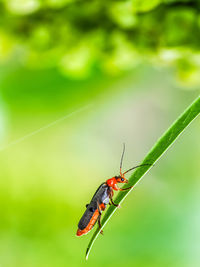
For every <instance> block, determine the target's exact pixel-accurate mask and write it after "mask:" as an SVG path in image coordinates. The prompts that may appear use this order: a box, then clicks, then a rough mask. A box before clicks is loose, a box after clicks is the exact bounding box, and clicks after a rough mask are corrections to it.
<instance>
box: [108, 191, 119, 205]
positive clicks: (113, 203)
mask: <svg viewBox="0 0 200 267" xmlns="http://www.w3.org/2000/svg"><path fill="white" fill-rule="evenodd" d="M112 196H113V191H111V192H110V194H109V198H110V201H111V203H112V205H114V206H115V207H118V208H120V205H118V204H116V203H115V202H114V201H113V199H112ZM109 204H110V203H109ZM110 205H111V204H110Z"/></svg>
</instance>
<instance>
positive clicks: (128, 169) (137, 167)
mask: <svg viewBox="0 0 200 267" xmlns="http://www.w3.org/2000/svg"><path fill="white" fill-rule="evenodd" d="M152 165H153V164H141V165H138V166H135V167H133V168H131V169H128V170H127V171H125V172H124V173H123V175H124V174H126V173H127V172H130V171H132V170H134V169H136V168H139V167H143V166H152Z"/></svg>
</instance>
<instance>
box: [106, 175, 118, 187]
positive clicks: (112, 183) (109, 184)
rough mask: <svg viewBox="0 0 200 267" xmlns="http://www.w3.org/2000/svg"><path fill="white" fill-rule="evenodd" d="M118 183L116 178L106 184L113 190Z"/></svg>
mask: <svg viewBox="0 0 200 267" xmlns="http://www.w3.org/2000/svg"><path fill="white" fill-rule="evenodd" d="M116 183H117V180H116V178H115V177H113V178H110V179H108V180H107V181H106V184H107V185H108V186H110V187H112V188H114V187H115V185H116Z"/></svg>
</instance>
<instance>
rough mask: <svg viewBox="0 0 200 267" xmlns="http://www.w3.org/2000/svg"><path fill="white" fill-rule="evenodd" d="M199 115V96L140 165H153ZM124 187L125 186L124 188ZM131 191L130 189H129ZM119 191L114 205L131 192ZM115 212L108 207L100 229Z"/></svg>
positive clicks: (132, 181) (137, 178) (134, 180)
mask: <svg viewBox="0 0 200 267" xmlns="http://www.w3.org/2000/svg"><path fill="white" fill-rule="evenodd" d="M199 113H200V96H198V97H197V99H196V100H195V101H194V102H193V103H192V104H191V105H190V106H189V107H188V108H187V109H186V110H185V111H184V112H183V113H182V114H181V116H180V117H179V118H178V119H177V120H176V121H175V122H174V123H173V124H172V125H171V126H170V128H169V129H168V130H167V131H166V132H165V133H164V134H163V135H162V136H161V138H160V139H159V140H158V141H157V142H156V144H155V145H154V146H153V148H152V149H151V150H150V151H149V153H148V154H147V156H146V157H145V158H144V160H143V161H142V163H141V164H147V163H148V164H149V163H150V164H154V163H155V162H156V161H157V160H158V159H159V158H160V157H161V156H162V155H163V154H164V152H165V151H167V149H168V148H169V147H170V146H171V145H172V144H173V143H174V141H175V140H176V138H177V137H178V136H179V135H180V134H181V133H182V132H183V131H184V130H185V129H186V127H187V126H188V125H189V124H190V123H191V122H192V121H193V120H194V119H195V117H197V116H198V115H199ZM151 168H152V166H144V167H142V168H138V169H137V170H136V171H135V172H134V173H133V174H132V176H131V177H130V179H129V184H130V185H131V186H133V185H136V184H137V183H138V182H139V181H140V180H141V178H142V177H143V176H144V174H145V173H147V171H149V170H150V169H151ZM125 187H126V186H125ZM131 190H132V189H131ZM131 190H128V191H121V192H119V193H118V195H117V197H116V199H115V203H121V202H122V201H123V200H124V199H125V197H126V196H127V195H128V194H129V193H130V192H131ZM116 210H117V208H116V207H115V206H111V207H109V209H108V210H107V212H106V214H105V216H104V217H103V220H102V228H101V229H103V228H104V226H105V225H106V223H107V222H108V220H109V219H110V218H111V216H112V215H113V214H114V212H115V211H116ZM99 233H100V229H99V228H98V229H97V230H96V231H95V233H94V234H93V236H92V238H91V240H90V242H89V245H88V247H87V250H86V259H88V256H89V253H90V251H91V248H92V246H93V244H94V242H95V240H96V238H97V237H98V235H99Z"/></svg>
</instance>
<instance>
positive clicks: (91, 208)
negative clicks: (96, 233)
mask: <svg viewBox="0 0 200 267" xmlns="http://www.w3.org/2000/svg"><path fill="white" fill-rule="evenodd" d="M124 152H125V145H124V146H123V152H122V156H121V162H120V172H119V173H120V175H118V176H114V177H112V178H110V179H108V180H107V181H106V182H104V183H102V184H101V185H100V186H99V188H98V189H97V191H96V192H95V193H94V196H93V197H92V200H91V202H90V203H89V204H87V205H86V211H85V212H84V214H83V216H82V218H81V219H80V221H79V224H78V230H77V233H76V235H77V236H81V235H85V234H87V233H88V232H89V231H90V230H91V229H92V228H93V227H94V225H95V223H96V222H97V221H98V225H99V228H100V229H101V215H102V211H104V210H105V209H106V206H107V205H108V204H109V205H114V206H116V207H120V206H119V205H118V204H116V203H114V201H113V195H114V191H113V190H115V191H124V190H129V189H131V188H132V187H133V186H130V187H127V188H120V187H118V186H117V184H124V183H127V184H128V180H127V179H126V178H125V177H124V175H125V174H126V173H128V172H129V171H131V170H133V169H136V168H138V167H142V166H145V165H151V164H142V165H138V166H135V167H133V168H131V169H128V170H127V171H125V172H123V173H122V162H123V158H124ZM100 233H101V234H103V231H102V230H101V231H100Z"/></svg>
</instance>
